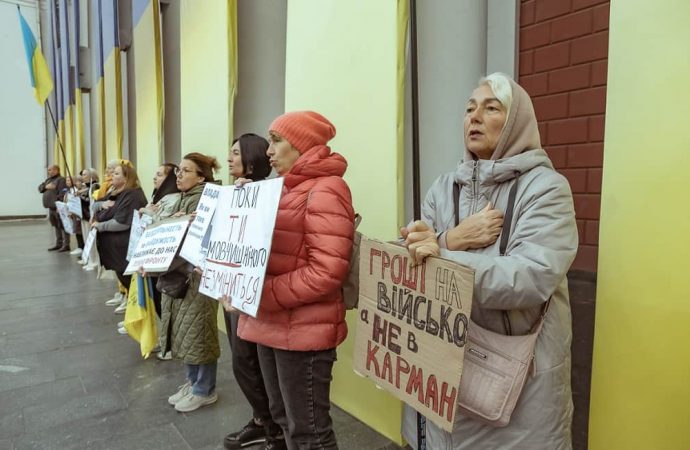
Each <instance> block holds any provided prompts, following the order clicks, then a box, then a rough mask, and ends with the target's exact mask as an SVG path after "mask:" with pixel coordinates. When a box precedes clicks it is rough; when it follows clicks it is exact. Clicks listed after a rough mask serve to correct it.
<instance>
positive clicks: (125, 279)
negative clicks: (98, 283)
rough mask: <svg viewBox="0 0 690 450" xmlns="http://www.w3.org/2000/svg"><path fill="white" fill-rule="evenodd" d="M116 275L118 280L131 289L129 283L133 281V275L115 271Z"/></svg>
mask: <svg viewBox="0 0 690 450" xmlns="http://www.w3.org/2000/svg"><path fill="white" fill-rule="evenodd" d="M115 276H116V277H117V280H118V281H119V282H120V283H121V284H122V285H123V286H124V287H125V289H127V291H129V283H131V282H132V275H125V274H123V273H120V272H115Z"/></svg>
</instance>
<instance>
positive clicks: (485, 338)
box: [453, 178, 550, 427]
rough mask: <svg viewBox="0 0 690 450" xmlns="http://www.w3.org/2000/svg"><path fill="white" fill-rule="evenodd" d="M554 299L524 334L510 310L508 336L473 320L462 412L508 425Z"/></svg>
mask: <svg viewBox="0 0 690 450" xmlns="http://www.w3.org/2000/svg"><path fill="white" fill-rule="evenodd" d="M517 183H518V180H517V178H516V179H515V181H514V182H513V185H512V186H511V188H510V193H509V195H508V206H507V209H506V213H505V219H504V222H503V230H502V232H501V242H500V244H499V250H500V254H501V256H504V255H505V251H506V248H507V246H508V237H509V236H510V231H511V223H512V220H513V209H514V208H515V196H516V193H517ZM453 200H454V207H455V225H456V226H457V225H458V224H459V223H460V216H459V201H460V186H459V185H458V184H457V183H454V185H453ZM549 303H550V300H549V301H548V302H546V304H545V305H544V307H543V308H542V312H541V315H540V317H539V319H538V320H537V323H536V324H534V326H533V327H532V329H531V330H530V334H526V335H524V336H512V331H511V327H510V320H509V319H508V312H507V311H503V320H504V322H505V324H506V330H508V335H503V334H499V333H495V332H493V331H491V330H487V329H485V328H482V327H481V326H479V325H477V324H476V323H474V322H473V321H472V320H470V321H469V325H468V327H467V344H466V348H465V360H464V363H463V370H462V378H461V380H460V392H459V395H458V404H459V409H458V413H459V414H462V415H465V416H468V417H471V418H473V419H476V420H479V421H481V422H483V423H486V424H488V425H491V426H494V427H505V426H506V425H508V423H509V422H510V416H511V414H512V413H513V410H514V409H515V405H516V404H517V401H518V398H519V397H520V393H521V392H522V388H523V386H524V385H525V381H526V380H527V374H528V373H529V369H530V367H531V365H532V363H533V359H534V346H535V345H536V342H537V337H538V336H539V332H540V331H541V327H542V325H543V324H544V318H545V317H546V311H547V310H548V307H549Z"/></svg>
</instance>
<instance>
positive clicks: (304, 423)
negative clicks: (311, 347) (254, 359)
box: [257, 345, 338, 450]
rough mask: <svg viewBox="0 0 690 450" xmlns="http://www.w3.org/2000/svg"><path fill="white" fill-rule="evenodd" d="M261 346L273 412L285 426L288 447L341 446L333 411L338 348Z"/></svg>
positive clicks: (275, 418)
mask: <svg viewBox="0 0 690 450" xmlns="http://www.w3.org/2000/svg"><path fill="white" fill-rule="evenodd" d="M257 348H258V352H259V362H260V363H261V373H262V375H263V378H264V384H265V386H266V391H267V392H268V398H269V404H270V407H271V416H272V417H273V420H274V421H276V422H277V423H278V424H279V425H280V426H281V427H282V429H283V434H284V435H285V441H286V442H287V446H288V448H289V449H290V450H305V449H329V450H332V449H336V450H337V448H338V444H337V443H336V438H335V433H334V432H333V421H332V420H331V415H330V408H331V401H330V388H331V381H332V379H333V377H332V376H331V373H332V370H333V363H334V362H335V360H336V352H335V349H330V350H319V351H306V352H301V351H288V350H279V349H275V348H271V347H266V346H263V345H257Z"/></svg>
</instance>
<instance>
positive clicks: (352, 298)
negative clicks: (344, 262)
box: [342, 214, 362, 309]
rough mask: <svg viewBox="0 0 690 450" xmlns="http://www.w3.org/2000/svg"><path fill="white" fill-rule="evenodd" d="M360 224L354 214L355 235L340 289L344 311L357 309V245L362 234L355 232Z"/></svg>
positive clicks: (358, 217) (358, 218)
mask: <svg viewBox="0 0 690 450" xmlns="http://www.w3.org/2000/svg"><path fill="white" fill-rule="evenodd" d="M361 222H362V216H360V215H359V214H355V235H354V238H353V239H352V254H351V255H350V266H349V270H348V272H347V278H345V282H344V283H343V287H342V291H343V302H345V309H357V303H359V244H360V242H361V241H362V233H360V232H359V231H357V227H359V224H360V223H361Z"/></svg>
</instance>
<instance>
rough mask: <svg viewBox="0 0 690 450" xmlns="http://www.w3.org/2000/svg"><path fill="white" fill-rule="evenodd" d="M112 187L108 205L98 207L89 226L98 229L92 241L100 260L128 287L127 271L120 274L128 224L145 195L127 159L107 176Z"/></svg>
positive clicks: (124, 267) (127, 237) (123, 265)
mask: <svg viewBox="0 0 690 450" xmlns="http://www.w3.org/2000/svg"><path fill="white" fill-rule="evenodd" d="M111 183H112V184H111V185H112V188H113V191H112V192H111V193H110V197H109V199H110V201H112V202H113V204H112V206H110V207H108V208H107V209H101V210H100V211H98V212H96V214H95V215H94V218H93V221H92V223H91V227H92V228H95V229H96V230H97V231H98V235H97V239H96V245H97V246H98V254H99V255H100V259H101V264H102V265H103V267H105V268H106V269H109V270H113V271H114V272H115V275H116V276H117V279H118V281H119V282H120V283H121V284H122V286H124V287H125V289H128V288H129V284H130V281H131V279H132V276H131V275H124V272H125V269H126V268H127V246H128V244H129V227H130V225H131V224H132V214H134V211H135V210H137V209H139V208H141V207H142V206H144V205H145V204H146V195H144V191H143V190H142V189H141V186H140V185H139V177H138V176H137V172H136V170H135V169H134V166H133V165H132V163H131V162H129V161H127V160H124V159H123V160H121V161H120V163H119V164H118V165H117V166H116V167H115V169H114V170H113V174H112V177H111Z"/></svg>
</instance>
